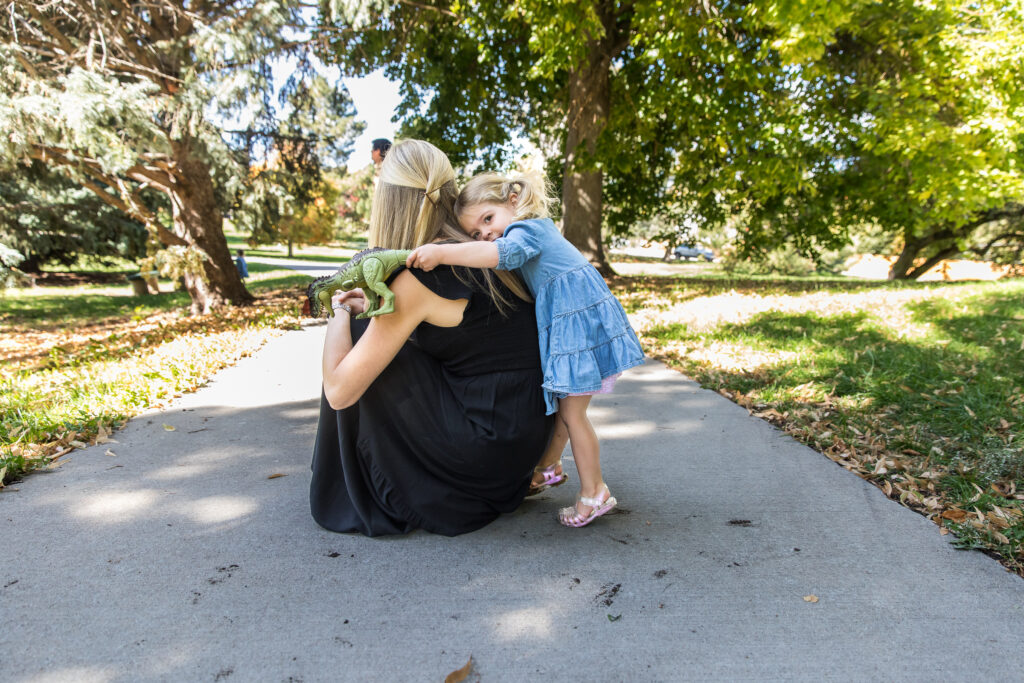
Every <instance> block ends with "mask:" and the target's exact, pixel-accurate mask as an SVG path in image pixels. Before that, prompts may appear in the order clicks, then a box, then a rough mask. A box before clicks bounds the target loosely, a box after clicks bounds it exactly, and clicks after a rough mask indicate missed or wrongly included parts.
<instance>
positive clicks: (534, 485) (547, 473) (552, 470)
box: [526, 460, 569, 496]
mask: <svg viewBox="0 0 1024 683" xmlns="http://www.w3.org/2000/svg"><path fill="white" fill-rule="evenodd" d="M568 479H569V477H568V476H567V475H566V474H565V472H563V471H562V461H561V460H559V461H558V462H556V463H555V464H554V465H549V466H548V467H535V468H534V469H533V479H532V480H531V481H530V490H529V491H527V492H526V495H527V496H536V495H537V494H538V493H540V492H541V491H547V490H548V489H549V488H551V487H552V486H561V485H562V484H564V483H565V482H566V481H567V480H568Z"/></svg>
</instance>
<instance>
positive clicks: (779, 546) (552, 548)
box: [0, 327, 1024, 683]
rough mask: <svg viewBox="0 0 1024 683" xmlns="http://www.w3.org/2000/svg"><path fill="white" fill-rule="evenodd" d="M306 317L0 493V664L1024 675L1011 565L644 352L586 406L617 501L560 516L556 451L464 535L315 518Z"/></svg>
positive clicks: (16, 672)
mask: <svg viewBox="0 0 1024 683" xmlns="http://www.w3.org/2000/svg"><path fill="white" fill-rule="evenodd" d="M323 332H324V329H323V327H311V328H307V329H304V330H302V331H297V332H291V333H288V334H286V335H284V336H282V337H280V338H277V339H275V340H274V341H272V342H271V343H270V344H269V345H268V346H267V347H265V348H264V349H263V350H262V351H260V352H259V353H258V354H256V355H255V356H254V357H252V358H248V359H245V360H243V361H242V362H241V363H239V364H238V365H237V366H236V367H233V368H231V369H229V370H226V371H224V372H222V373H221V374H220V375H218V376H217V378H216V380H215V381H214V382H213V383H212V384H211V385H210V386H208V387H207V388H204V389H203V390H201V391H199V392H198V393H196V394H192V395H189V396H187V397H185V398H183V399H181V400H180V401H179V402H178V403H177V404H175V406H174V407H173V408H169V409H167V410H163V411H159V412H152V413H149V414H146V415H144V416H142V417H139V418H137V419H135V420H132V421H131V422H130V423H129V424H128V426H127V427H126V428H125V429H123V430H122V431H120V432H117V433H116V434H115V435H114V438H115V439H117V442H118V443H113V444H104V445H100V446H96V447H93V448H89V449H86V450H83V451H79V452H75V453H73V454H72V455H70V456H67V457H66V458H65V460H66V462H65V463H64V464H63V465H62V466H61V467H59V468H57V469H56V470H54V471H51V472H44V473H40V474H35V475H32V476H31V477H29V478H28V479H26V480H25V481H24V482H22V483H20V484H16V485H15V486H14V487H13V488H16V489H17V490H16V491H12V490H8V491H5V492H3V493H0V517H2V519H3V524H4V534H3V547H2V550H0V653H2V655H3V664H2V669H0V679H2V680H4V681H18V682H24V681H76V682H81V681H125V682H127V681H299V680H302V681H307V682H309V681H370V680H372V681H441V680H443V679H444V676H445V675H446V674H447V673H448V672H450V671H452V670H454V669H457V668H459V667H461V666H462V665H463V664H465V663H466V661H467V660H468V659H469V657H470V655H472V657H473V660H474V662H475V668H474V673H473V674H472V675H471V676H470V678H469V679H468V680H480V681H523V680H536V679H540V678H542V677H543V678H544V679H545V680H550V681H581V682H583V681H586V682H587V683H592V682H601V681H681V680H719V681H733V680H808V681H810V680H815V681H817V680H823V679H824V680H837V681H846V680H894V679H904V678H913V679H920V680H941V681H953V680H968V679H970V680H985V681H1013V680H1021V676H1022V673H1021V672H1022V671H1024V648H1022V647H1021V643H1022V642H1024V581H1021V580H1020V578H1019V577H1017V576H1015V575H1013V574H1010V573H1007V572H1006V571H1005V570H1004V569H1003V568H1002V567H1001V566H1000V565H999V564H998V563H996V562H995V561H993V560H992V559H990V558H988V557H986V556H985V555H983V554H981V553H977V552H964V551H957V550H954V549H953V548H952V547H951V546H950V544H949V537H944V536H941V535H940V534H939V531H938V527H936V526H935V525H934V524H932V523H931V522H929V521H928V520H926V519H924V518H923V517H921V516H919V515H917V514H915V513H914V512H911V511H909V510H907V509H904V508H902V507H901V506H899V505H898V504H897V503H894V502H892V501H890V500H888V499H887V498H885V496H884V495H882V493H881V492H879V491H878V490H877V489H875V488H874V487H872V486H871V485H869V484H867V483H866V482H864V481H862V480H861V479H859V478H858V477H856V476H854V475H853V474H851V473H849V472H846V471H845V470H843V469H841V468H840V467H837V466H836V465H835V464H834V463H832V462H831V461H829V460H828V459H826V458H824V457H823V456H821V455H819V454H817V453H815V452H813V451H811V450H809V449H807V448H805V447H803V446H801V445H799V444H798V443H796V442H794V441H793V440H792V439H790V438H789V437H787V436H785V435H783V434H781V433H780V432H778V431H777V430H775V429H774V428H772V427H771V426H770V425H768V424H766V423H765V422H762V421H761V420H758V419H755V418H752V417H750V416H748V414H747V411H746V410H744V409H743V408H740V407H738V406H736V405H734V404H733V403H731V402H729V401H727V400H726V399H724V398H722V397H720V396H718V395H717V394H715V393H712V392H710V391H704V390H701V389H699V388H698V387H697V386H696V385H695V384H694V383H692V382H690V381H688V380H686V379H685V378H683V377H682V376H680V375H679V374H678V373H676V372H674V371H671V370H668V369H667V368H665V367H664V366H662V365H661V364H659V363H655V362H650V363H648V364H647V365H645V366H642V367H640V368H637V369H635V370H632V371H630V372H628V373H627V374H626V375H625V376H624V377H623V378H622V380H621V381H620V382H619V383H618V385H617V386H616V393H615V394H613V395H609V396H598V397H596V398H595V401H594V408H593V411H592V414H593V418H594V421H595V424H596V426H597V429H598V432H599V435H600V437H601V439H602V443H603V460H604V463H605V474H606V477H607V480H608V483H609V484H610V485H611V488H612V490H613V492H614V493H615V495H616V496H617V497H618V498H619V500H620V501H621V507H622V509H621V511H620V512H619V513H618V514H615V515H609V516H608V517H606V518H604V519H602V520H599V521H598V522H597V523H595V524H594V525H592V526H590V527H587V528H584V529H564V528H562V527H560V526H559V525H558V523H557V521H556V519H555V512H556V510H557V508H558V507H559V506H561V505H565V504H568V503H569V502H571V500H572V498H573V496H574V494H575V490H574V485H575V483H576V481H577V479H576V477H575V471H574V470H573V468H572V465H571V462H570V461H568V460H567V461H566V462H567V469H568V470H569V472H570V474H571V475H572V477H573V478H572V485H570V486H564V487H561V488H560V489H554V490H552V491H550V492H547V493H545V494H544V495H542V496H540V497H538V498H536V499H533V500H530V501H527V502H526V503H525V504H524V505H523V506H522V507H521V508H520V509H519V510H518V511H517V512H516V513H514V514H511V515H507V516H505V517H503V518H501V519H499V520H498V521H497V522H495V523H494V524H492V525H490V526H488V527H486V528H484V529H482V530H480V531H478V532H475V533H472V534H468V535H465V536H460V537H457V538H444V537H439V536H432V535H430V534H427V533H422V532H418V533H414V534H411V535H409V536H406V537H400V538H384V539H369V538H363V537H359V536H348V535H338V534H333V533H330V532H327V531H324V530H322V529H320V528H319V527H318V526H317V525H316V524H315V523H314V522H313V520H312V519H311V518H310V516H309V511H308V502H307V487H308V485H309V462H310V451H311V447H312V443H313V437H314V433H315V430H316V416H317V405H318V403H317V402H318V397H319V362H318V359H319V356H320V347H321V343H322V339H323ZM165 425H166V427H165ZM167 427H173V431H170V430H169V429H168V428H167ZM108 449H110V450H111V451H112V452H114V453H116V456H108V455H105V454H104V453H105V452H106V451H107V450H108ZM278 474H283V475H285V476H279V477H275V478H270V477H271V476H273V475H278ZM810 595H814V596H817V598H818V601H817V602H808V601H805V596H810Z"/></svg>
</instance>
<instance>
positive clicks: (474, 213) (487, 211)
mask: <svg viewBox="0 0 1024 683" xmlns="http://www.w3.org/2000/svg"><path fill="white" fill-rule="evenodd" d="M515 207H516V196H515V195H512V199H511V200H510V201H509V202H508V203H507V204H490V203H486V204H477V205H476V206H470V207H469V208H467V209H465V210H464V211H463V212H462V215H461V216H459V224H460V225H461V226H462V230H463V231H464V232H465V233H466V234H467V235H469V236H470V237H472V238H473V239H475V240H483V241H485V242H493V241H494V240H496V239H498V238H499V237H501V235H502V234H503V233H504V232H505V228H507V227H508V226H509V223H511V222H512V221H513V219H514V218H515Z"/></svg>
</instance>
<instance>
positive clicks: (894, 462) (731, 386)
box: [620, 280, 1024, 573]
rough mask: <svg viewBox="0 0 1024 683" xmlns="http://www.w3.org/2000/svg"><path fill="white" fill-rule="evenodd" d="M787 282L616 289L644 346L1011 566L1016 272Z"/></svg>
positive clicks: (1022, 393)
mask: <svg viewBox="0 0 1024 683" xmlns="http://www.w3.org/2000/svg"><path fill="white" fill-rule="evenodd" d="M791 286H792V285H791V283H787V282H777V283H775V284H773V285H772V286H771V287H768V288H760V289H759V288H756V287H754V286H750V287H748V289H747V291H741V292H737V291H732V292H729V293H724V292H723V291H722V290H721V289H718V288H716V287H709V286H708V285H707V283H698V284H692V285H683V286H676V287H667V286H666V287H663V288H660V289H656V288H651V289H642V288H633V289H632V290H630V291H628V292H627V291H623V293H622V294H621V295H620V296H621V297H622V298H623V299H625V300H626V301H627V303H628V305H629V307H630V309H631V310H632V311H633V312H634V314H635V316H636V317H637V318H640V320H641V322H640V323H639V325H638V327H640V328H641V329H640V330H639V331H640V332H641V336H642V337H644V339H645V340H646V342H647V345H648V346H649V348H651V350H653V351H654V353H656V354H657V355H660V356H662V357H663V358H665V359H666V360H668V361H669V362H671V363H673V364H674V365H676V366H677V367H679V368H680V369H682V370H683V371H684V372H686V373H687V374H689V375H690V376H692V377H694V378H695V379H697V380H698V381H700V382H701V383H702V384H703V385H705V386H707V387H709V388H713V389H716V390H719V391H720V392H723V393H724V394H726V395H727V396H729V397H730V398H732V399H733V400H736V401H737V402H739V403H741V404H742V405H744V406H746V407H748V408H749V409H750V410H751V411H752V412H753V413H754V414H755V415H758V416H761V417H764V418H766V419H769V420H771V421H772V422H774V423H776V424H778V425H779V426H781V427H783V428H784V429H786V430H787V431H788V432H789V433H791V434H793V435H794V436H796V437H797V438H800V439H801V440H803V441H804V442H805V443H807V444H808V445H811V446H813V447H814V448H816V449H818V450H820V451H822V452H823V453H825V454H826V455H828V456H829V457H830V458H832V459H833V460H835V461H836V462H838V463H839V464H841V465H843V466H844V467H847V468H848V469H851V470H853V471H856V472H858V473H859V474H861V475H862V476H864V477H865V478H867V479H869V480H871V481H873V482H875V483H876V484H877V485H879V486H880V487H881V488H882V489H883V490H884V491H886V494H887V495H890V496H891V497H893V498H897V499H900V500H901V501H902V502H904V504H906V505H908V506H910V507H913V508H914V509H917V510H919V511H921V512H922V513H923V514H926V515H928V516H929V517H931V518H932V519H935V520H936V521H937V522H940V523H943V524H945V525H946V526H947V527H948V528H950V529H951V530H953V531H954V533H956V535H957V537H958V539H957V543H958V544H959V545H960V546H962V547H977V548H981V549H984V550H986V551H987V552H992V553H994V554H996V555H998V556H999V557H1000V558H1001V559H1002V560H1003V561H1004V563H1006V564H1007V566H1009V567H1012V568H1014V569H1015V570H1017V571H1021V572H1022V573H1024V495H1022V493H1024V445H1022V444H1024V281H1020V280H1017V281H1004V282H997V283H985V284H978V283H958V284H953V285H949V284H934V285H914V284H903V285H900V286H895V287H894V286H884V287H871V288H863V287H861V288H845V289H844V290H836V289H832V288H831V287H830V290H831V292H830V293H829V294H828V295H827V296H823V295H822V294H821V293H814V292H809V293H806V294H803V295H801V294H799V293H796V292H793V291H792V289H791ZM623 289H625V288H623ZM716 317H717V318H719V320H718V321H716V320H715V319H714V318H716Z"/></svg>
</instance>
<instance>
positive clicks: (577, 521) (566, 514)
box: [558, 484, 619, 528]
mask: <svg viewBox="0 0 1024 683" xmlns="http://www.w3.org/2000/svg"><path fill="white" fill-rule="evenodd" d="M601 488H603V489H604V493H605V494H606V495H605V497H604V498H603V499H602V498H600V497H597V498H588V497H587V496H577V497H576V504H575V505H571V506H569V507H567V508H562V509H561V510H559V511H558V521H559V522H561V524H562V525H563V526H571V527H577V528H578V527H581V526H586V525H588V524H590V523H591V522H593V521H594V520H595V519H597V518H598V517H600V516H601V515H604V514H607V513H609V512H611V511H612V508H614V507H615V506H616V505H618V504H619V501H617V500H615V496H613V495H612V492H611V491H609V490H608V487H607V486H605V485H604V484H601ZM580 503H583V504H584V505H586V506H587V507H589V508H590V514H589V515H585V514H583V513H582V512H580V510H579V508H578V507H577V505H579V504H580Z"/></svg>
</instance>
